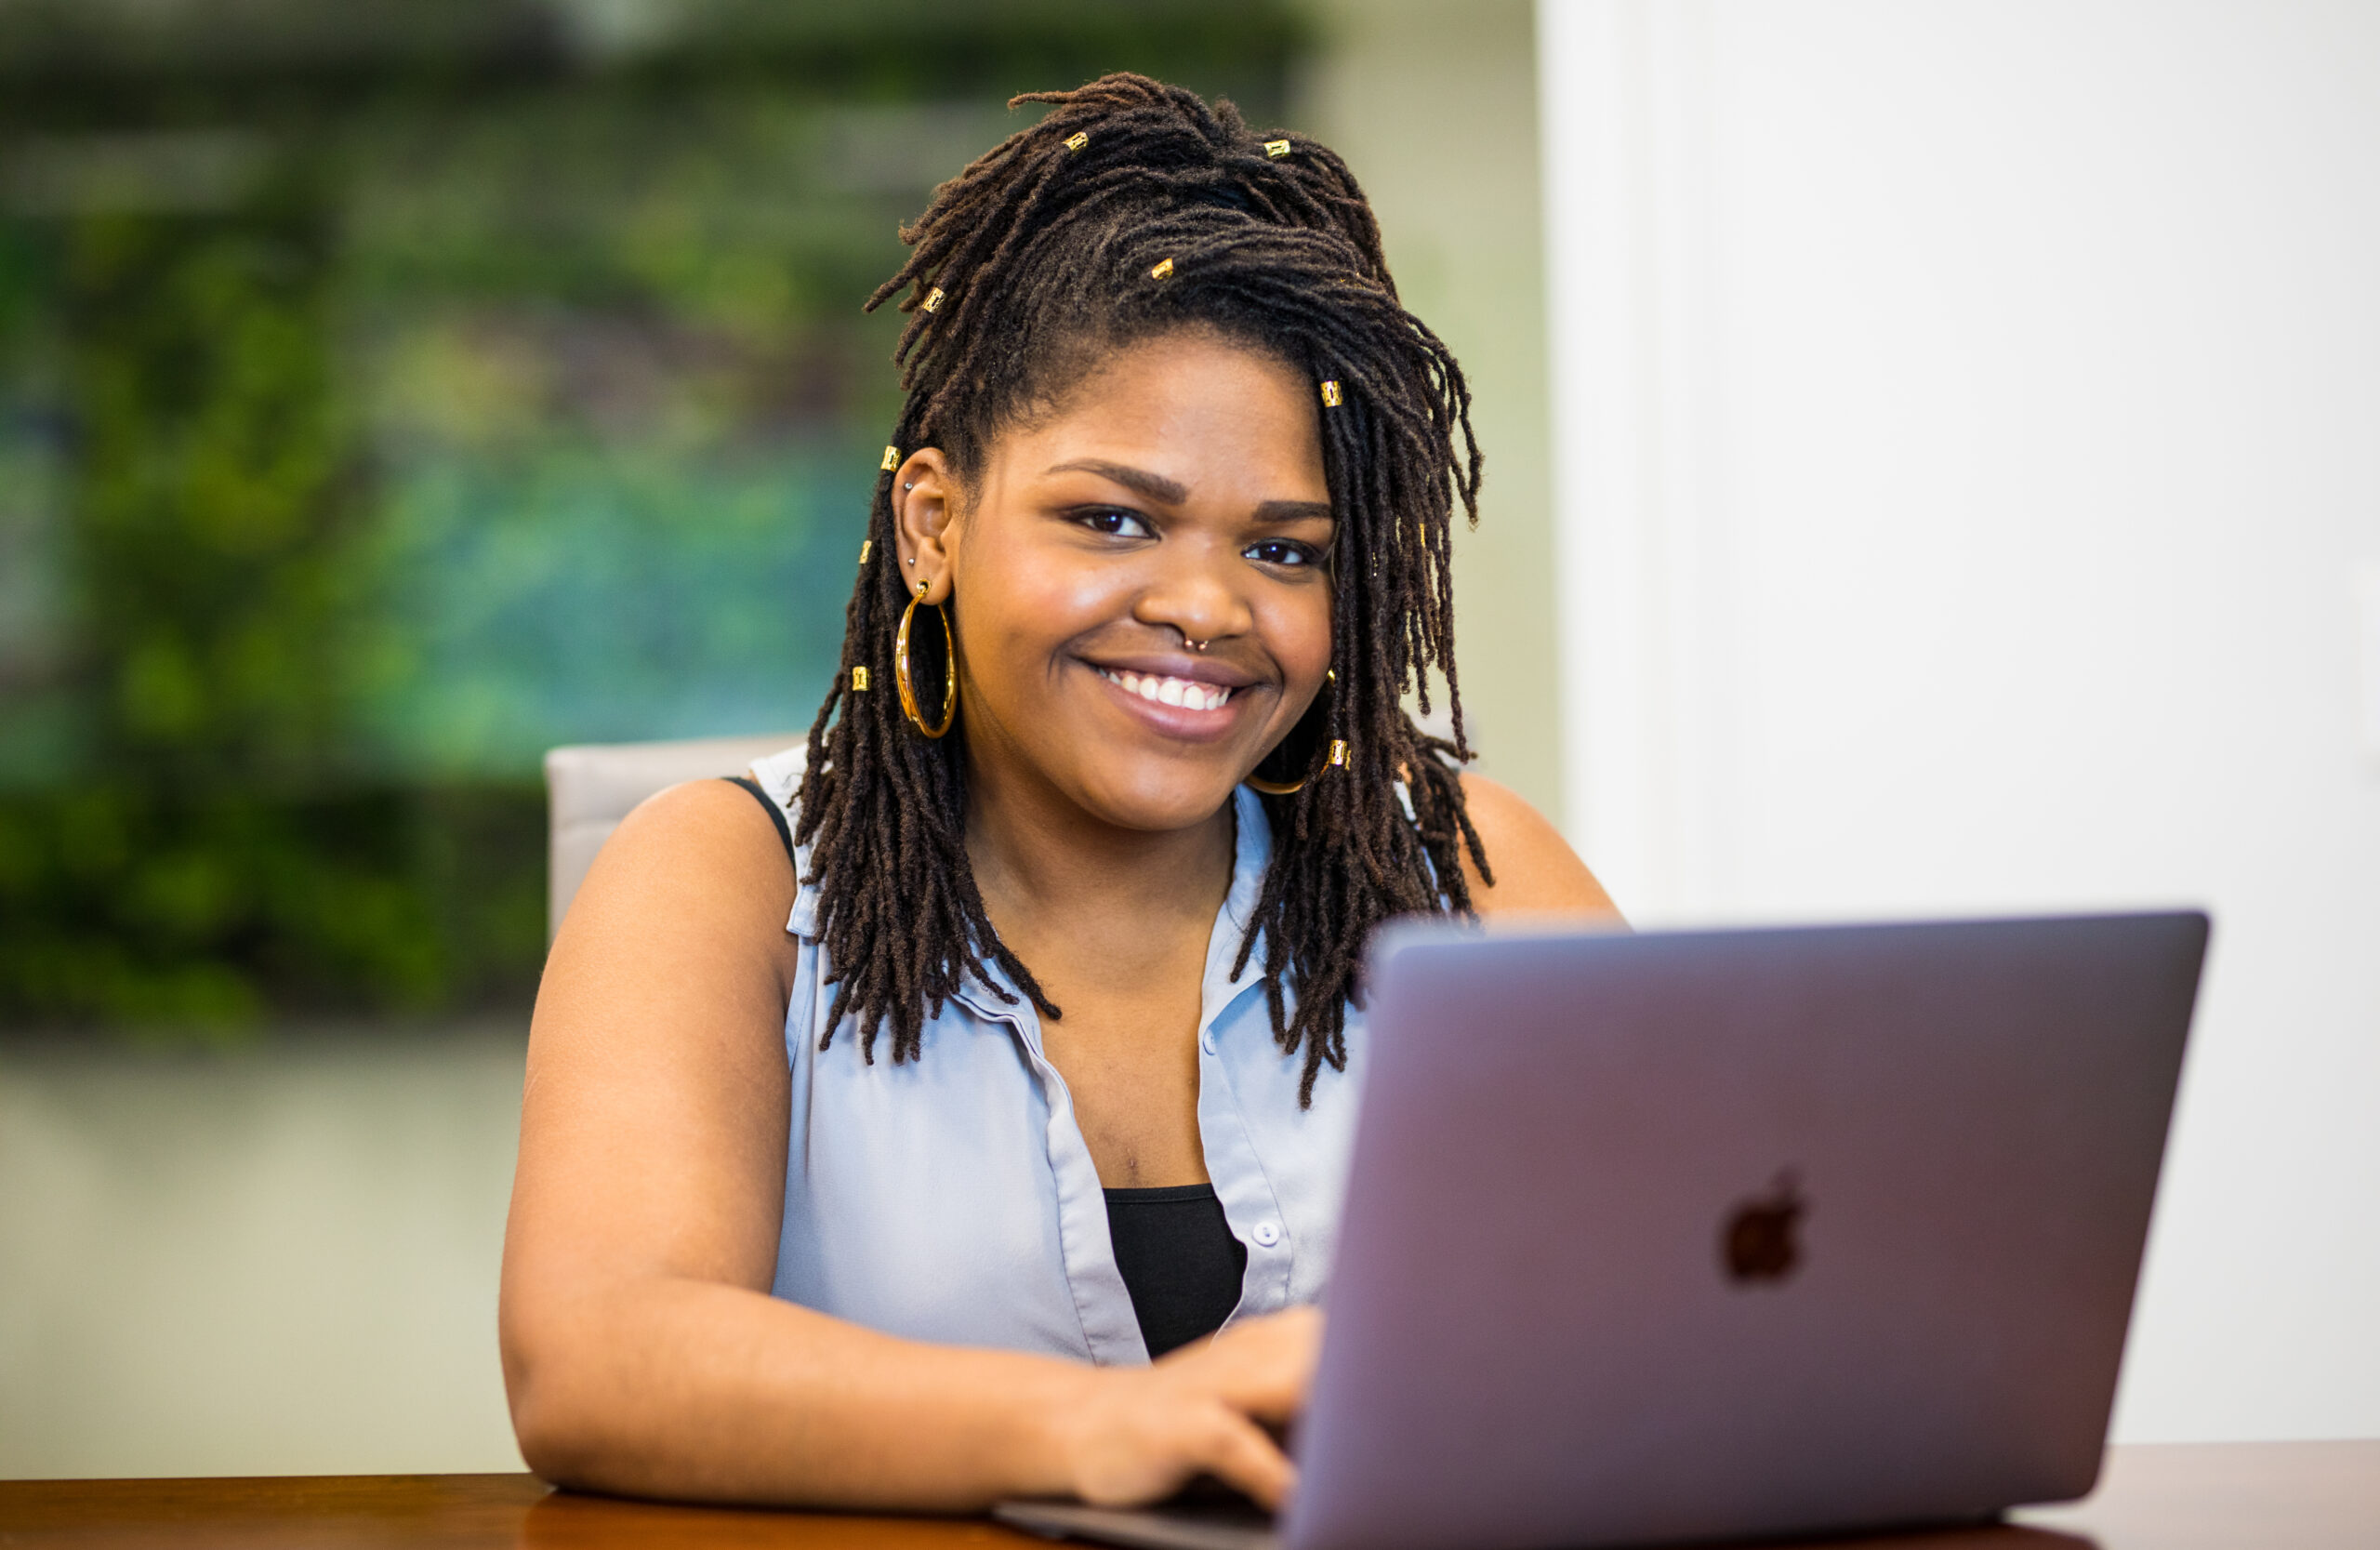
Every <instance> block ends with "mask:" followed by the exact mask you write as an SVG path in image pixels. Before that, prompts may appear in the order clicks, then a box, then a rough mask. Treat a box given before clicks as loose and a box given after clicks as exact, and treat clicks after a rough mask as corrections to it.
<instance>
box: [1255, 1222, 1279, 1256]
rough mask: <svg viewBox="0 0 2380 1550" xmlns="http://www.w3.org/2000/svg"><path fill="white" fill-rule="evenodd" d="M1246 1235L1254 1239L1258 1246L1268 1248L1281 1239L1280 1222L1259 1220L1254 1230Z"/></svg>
mask: <svg viewBox="0 0 2380 1550" xmlns="http://www.w3.org/2000/svg"><path fill="white" fill-rule="evenodd" d="M1248 1236H1249V1237H1250V1238H1252V1239H1256V1246H1257V1247H1258V1248H1260V1249H1270V1248H1272V1247H1273V1246H1274V1245H1275V1244H1276V1243H1278V1242H1280V1241H1281V1227H1280V1224H1279V1223H1277V1222H1259V1223H1257V1224H1256V1230H1255V1231H1254V1232H1252V1233H1250V1234H1249V1235H1248Z"/></svg>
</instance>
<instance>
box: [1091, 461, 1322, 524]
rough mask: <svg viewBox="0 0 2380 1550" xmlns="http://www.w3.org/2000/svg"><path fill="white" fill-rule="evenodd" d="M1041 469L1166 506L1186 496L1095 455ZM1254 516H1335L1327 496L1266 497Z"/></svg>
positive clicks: (1181, 488)
mask: <svg viewBox="0 0 2380 1550" xmlns="http://www.w3.org/2000/svg"><path fill="white" fill-rule="evenodd" d="M1044 471H1045V472H1049V473H1090V474H1096V475H1098V476H1099V477H1100V478H1102V479H1104V480H1106V481H1108V482H1109V483H1110V484H1121V485H1123V486H1124V488H1126V489H1128V490H1130V491H1131V492H1132V493H1133V494H1134V495H1137V496H1141V497H1144V498H1146V499H1149V500H1154V501H1157V502H1159V503H1160V504H1163V505H1166V506H1179V505H1181V504H1182V503H1183V501H1186V500H1188V499H1189V498H1190V491H1189V488H1188V487H1187V486H1186V485H1183V484H1178V483H1176V482H1175V481H1173V480H1170V479H1168V478H1167V477H1165V475H1163V474H1161V473H1151V472H1150V471H1149V470H1146V469H1136V468H1133V467H1132V466H1131V464H1129V463H1108V462H1102V461H1101V460H1099V459H1098V458H1095V457H1085V458H1081V459H1078V460H1077V461H1075V462H1071V463H1058V464H1054V465H1052V466H1051V468H1049V469H1047V470H1044ZM1255 519H1256V521H1258V522H1260V523H1289V522H1332V521H1335V520H1336V517H1335V514H1334V513H1333V512H1332V511H1331V510H1330V503H1329V501H1327V500H1267V501H1264V502H1262V503H1261V504H1259V505H1258V506H1257V508H1256V512H1255Z"/></svg>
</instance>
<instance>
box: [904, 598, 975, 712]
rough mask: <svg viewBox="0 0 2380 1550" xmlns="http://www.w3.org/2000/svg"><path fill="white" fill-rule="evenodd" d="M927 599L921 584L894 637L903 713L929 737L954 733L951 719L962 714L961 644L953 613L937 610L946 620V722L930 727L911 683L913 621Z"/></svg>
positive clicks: (943, 644) (944, 650)
mask: <svg viewBox="0 0 2380 1550" xmlns="http://www.w3.org/2000/svg"><path fill="white" fill-rule="evenodd" d="M925 600H926V583H924V582H922V581H920V582H919V583H918V595H917V596H915V597H913V598H911V599H910V600H909V606H907V607H906V608H904V609H902V610H901V628H900V630H899V631H898V632H897V633H896V634H894V636H893V683H894V685H895V686H897V687H898V688H899V689H900V691H901V714H903V715H904V716H906V717H908V718H909V724H910V725H911V726H914V727H916V728H917V729H918V730H919V732H921V733H923V734H925V735H927V736H928V737H939V736H941V735H943V734H944V733H945V732H948V731H949V730H950V719H951V718H952V717H953V716H956V715H958V714H959V643H958V641H957V640H955V639H953V638H952V636H951V633H950V611H949V610H948V609H947V608H936V609H935V610H934V612H935V613H936V614H938V615H940V616H941V617H942V655H943V661H944V663H945V667H944V669H943V681H942V723H941V724H940V725H939V726H928V725H926V719H925V717H924V716H923V715H921V714H920V713H919V710H918V692H917V690H916V688H915V687H913V686H912V685H911V684H910V682H909V619H910V617H911V616H913V615H915V614H916V613H917V611H918V604H919V603H923V602H924V601H925Z"/></svg>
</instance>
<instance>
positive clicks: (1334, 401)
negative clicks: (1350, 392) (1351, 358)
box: [1322, 380, 1343, 409]
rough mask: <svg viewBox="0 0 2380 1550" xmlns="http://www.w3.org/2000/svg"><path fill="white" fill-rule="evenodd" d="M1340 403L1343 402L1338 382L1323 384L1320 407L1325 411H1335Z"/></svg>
mask: <svg viewBox="0 0 2380 1550" xmlns="http://www.w3.org/2000/svg"><path fill="white" fill-rule="evenodd" d="M1342 402H1343V400H1342V395H1341V393H1340V391H1339V384H1338V382H1337V381H1336V380H1332V381H1329V382H1325V383H1324V384H1323V385H1322V406H1323V407H1324V408H1326V409H1336V408H1337V407H1339V405H1340V404H1341V403H1342Z"/></svg>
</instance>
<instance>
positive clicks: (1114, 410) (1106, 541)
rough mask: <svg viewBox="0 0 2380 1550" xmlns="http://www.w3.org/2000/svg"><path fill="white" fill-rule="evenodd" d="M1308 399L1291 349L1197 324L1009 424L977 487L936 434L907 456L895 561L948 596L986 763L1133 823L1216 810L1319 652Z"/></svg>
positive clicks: (1299, 710) (1322, 661)
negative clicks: (965, 482)
mask: <svg viewBox="0 0 2380 1550" xmlns="http://www.w3.org/2000/svg"><path fill="white" fill-rule="evenodd" d="M1316 405H1317V399H1316V388H1315V384H1313V383H1312V382H1309V381H1307V380H1306V379H1305V378H1304V377H1303V376H1302V375H1301V374H1299V373H1298V372H1295V371H1293V370H1292V369H1290V368H1289V367H1288V366H1286V365H1284V364H1281V363H1280V362H1278V361H1276V360H1274V359H1272V358H1271V357H1269V356H1266V355H1263V354H1260V353H1257V352H1255V351H1250V350H1247V349H1245V348H1242V347H1240V346H1238V345H1236V344H1234V343H1231V342H1229V341H1228V340H1226V339H1224V338H1223V337H1222V336H1220V335H1218V334H1214V333H1211V332H1208V331H1204V330H1186V331H1183V332H1178V333H1173V334H1169V335H1165V336H1161V337H1159V338H1155V339H1152V340H1148V341H1146V342H1144V343H1141V344H1138V345H1134V346H1132V347H1130V348H1128V349H1126V350H1123V351H1118V352H1117V354H1115V355H1114V356H1112V357H1111V358H1109V359H1108V360H1107V361H1106V362H1105V363H1104V365H1103V366H1101V367H1100V368H1099V369H1098V370H1097V371H1096V372H1094V373H1093V375H1091V377H1089V378H1086V379H1085V380H1083V381H1082V382H1081V383H1080V384H1079V385H1078V387H1077V388H1076V389H1075V390H1074V391H1072V392H1071V393H1069V394H1068V395H1067V397H1066V399H1065V400H1064V403H1063V404H1060V405H1059V406H1058V407H1057V409H1056V410H1055V411H1054V412H1052V413H1050V414H1047V415H1045V416H1043V417H1040V418H1039V419H1038V420H1037V421H1035V422H1034V423H1032V424H1029V425H1025V426H1020V427H1018V428H1016V429H1014V430H1012V431H1008V432H1007V433H1005V434H1003V435H1002V436H1000V437H999V438H998V440H997V441H996V442H995V444H993V446H992V447H991V448H990V449H989V452H988V454H987V456H986V457H985V466H984V468H983V470H982V471H981V474H980V476H979V477H978V478H977V479H976V480H975V482H974V484H973V486H972V488H971V489H968V490H966V491H964V492H963V493H962V492H961V491H960V490H959V488H958V487H957V485H956V484H955V483H954V481H953V477H952V474H951V470H950V469H949V467H948V465H947V463H946V462H945V460H944V458H943V457H942V454H941V453H940V452H939V451H938V450H936V449H932V448H928V449H924V450H922V451H920V452H919V453H917V454H915V455H914V456H912V457H910V459H909V460H908V461H907V462H906V464H905V465H904V466H903V468H902V470H901V472H900V474H899V477H898V481H897V482H896V484H895V487H894V492H893V493H894V497H895V502H896V505H895V510H896V511H897V512H898V513H899V518H900V526H901V548H902V560H903V563H904V571H905V574H906V576H907V577H908V579H909V582H910V590H912V591H914V590H916V583H917V582H919V581H924V582H926V583H927V584H928V590H927V601H928V602H929V603H934V602H939V601H945V600H949V601H952V602H953V603H954V604H955V606H954V608H953V617H954V619H955V622H956V625H957V629H958V635H959V657H960V674H959V718H960V720H961V722H963V723H964V724H965V727H966V731H967V739H968V750H969V755H970V762H971V765H972V768H973V773H974V775H975V776H976V778H978V779H979V780H983V779H988V780H991V781H994V782H1003V781H1020V782H1025V783H1032V784H1035V785H1038V787H1039V788H1040V791H1039V793H1038V794H1041V795H1045V796H1056V797H1060V798H1063V799H1064V800H1065V801H1070V802H1072V803H1073V804H1074V805H1076V806H1077V807H1078V808H1080V809H1081V810H1082V811H1083V812H1084V813H1085V814H1087V815H1090V816H1091V817H1092V818H1094V819H1096V820H1099V821H1101V822H1104V823H1106V824H1110V825H1114V826H1116V827H1119V828H1131V829H1140V830H1158V829H1176V828H1187V827H1189V826H1191V825H1193V824H1197V823H1199V822H1201V821H1204V820H1208V819H1210V818H1212V817H1213V816H1214V815H1215V814H1216V813H1217V812H1218V811H1219V810H1220V809H1221V808H1222V806H1223V803H1224V801H1226V800H1227V799H1228V798H1229V797H1230V794H1231V789H1232V788H1233V787H1234V786H1236V785H1237V784H1238V783H1239V782H1240V781H1241V780H1242V779H1243V778H1244V777H1245V776H1246V775H1248V773H1249V772H1250V770H1252V769H1254V768H1255V766H1256V764H1257V762H1258V761H1259V760H1261V759H1262V758H1263V756H1264V755H1265V753H1266V752H1267V751H1269V750H1270V749H1272V747H1273V746H1274V745H1275V744H1276V743H1277V742H1279V741H1280V740H1281V739H1282V737H1283V736H1285V735H1287V734H1288V733H1289V729H1290V728H1291V727H1292V726H1294V725H1296V724H1297V721H1298V718H1299V717H1300V716H1301V715H1302V714H1303V713H1304V712H1305V709H1306V707H1307V705H1308V704H1309V703H1310V702H1311V701H1312V700H1313V698H1314V696H1315V695H1316V692H1317V691H1318V690H1319V689H1320V687H1321V685H1322V682H1323V675H1324V673H1325V672H1326V671H1327V670H1328V669H1329V662H1330V578H1329V569H1328V564H1327V562H1328V559H1329V550H1330V544H1331V537H1332V531H1333V524H1332V521H1331V516H1330V492H1329V484H1328V483H1327V482H1326V480H1325V479H1324V476H1323V468H1322V444H1321V431H1320V425H1319V423H1318V420H1317V414H1318V412H1319V411H1318V409H1317V406H1316ZM901 484H907V485H909V486H910V487H909V488H907V489H906V490H904V489H902V488H901V487H900V485H901ZM912 562H914V563H912ZM924 623H925V621H924V616H922V615H920V616H919V620H918V625H913V626H912V629H913V631H914V630H915V629H917V628H918V626H919V625H924ZM925 628H927V629H928V630H929V631H930V632H932V627H931V626H926V627H925ZM1194 643H1204V649H1203V650H1201V649H1197V646H1196V645H1194ZM932 697H933V698H935V699H938V697H939V696H932ZM927 709H929V711H930V712H931V711H932V710H933V709H936V707H935V706H932V705H929V706H928V707H927Z"/></svg>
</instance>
